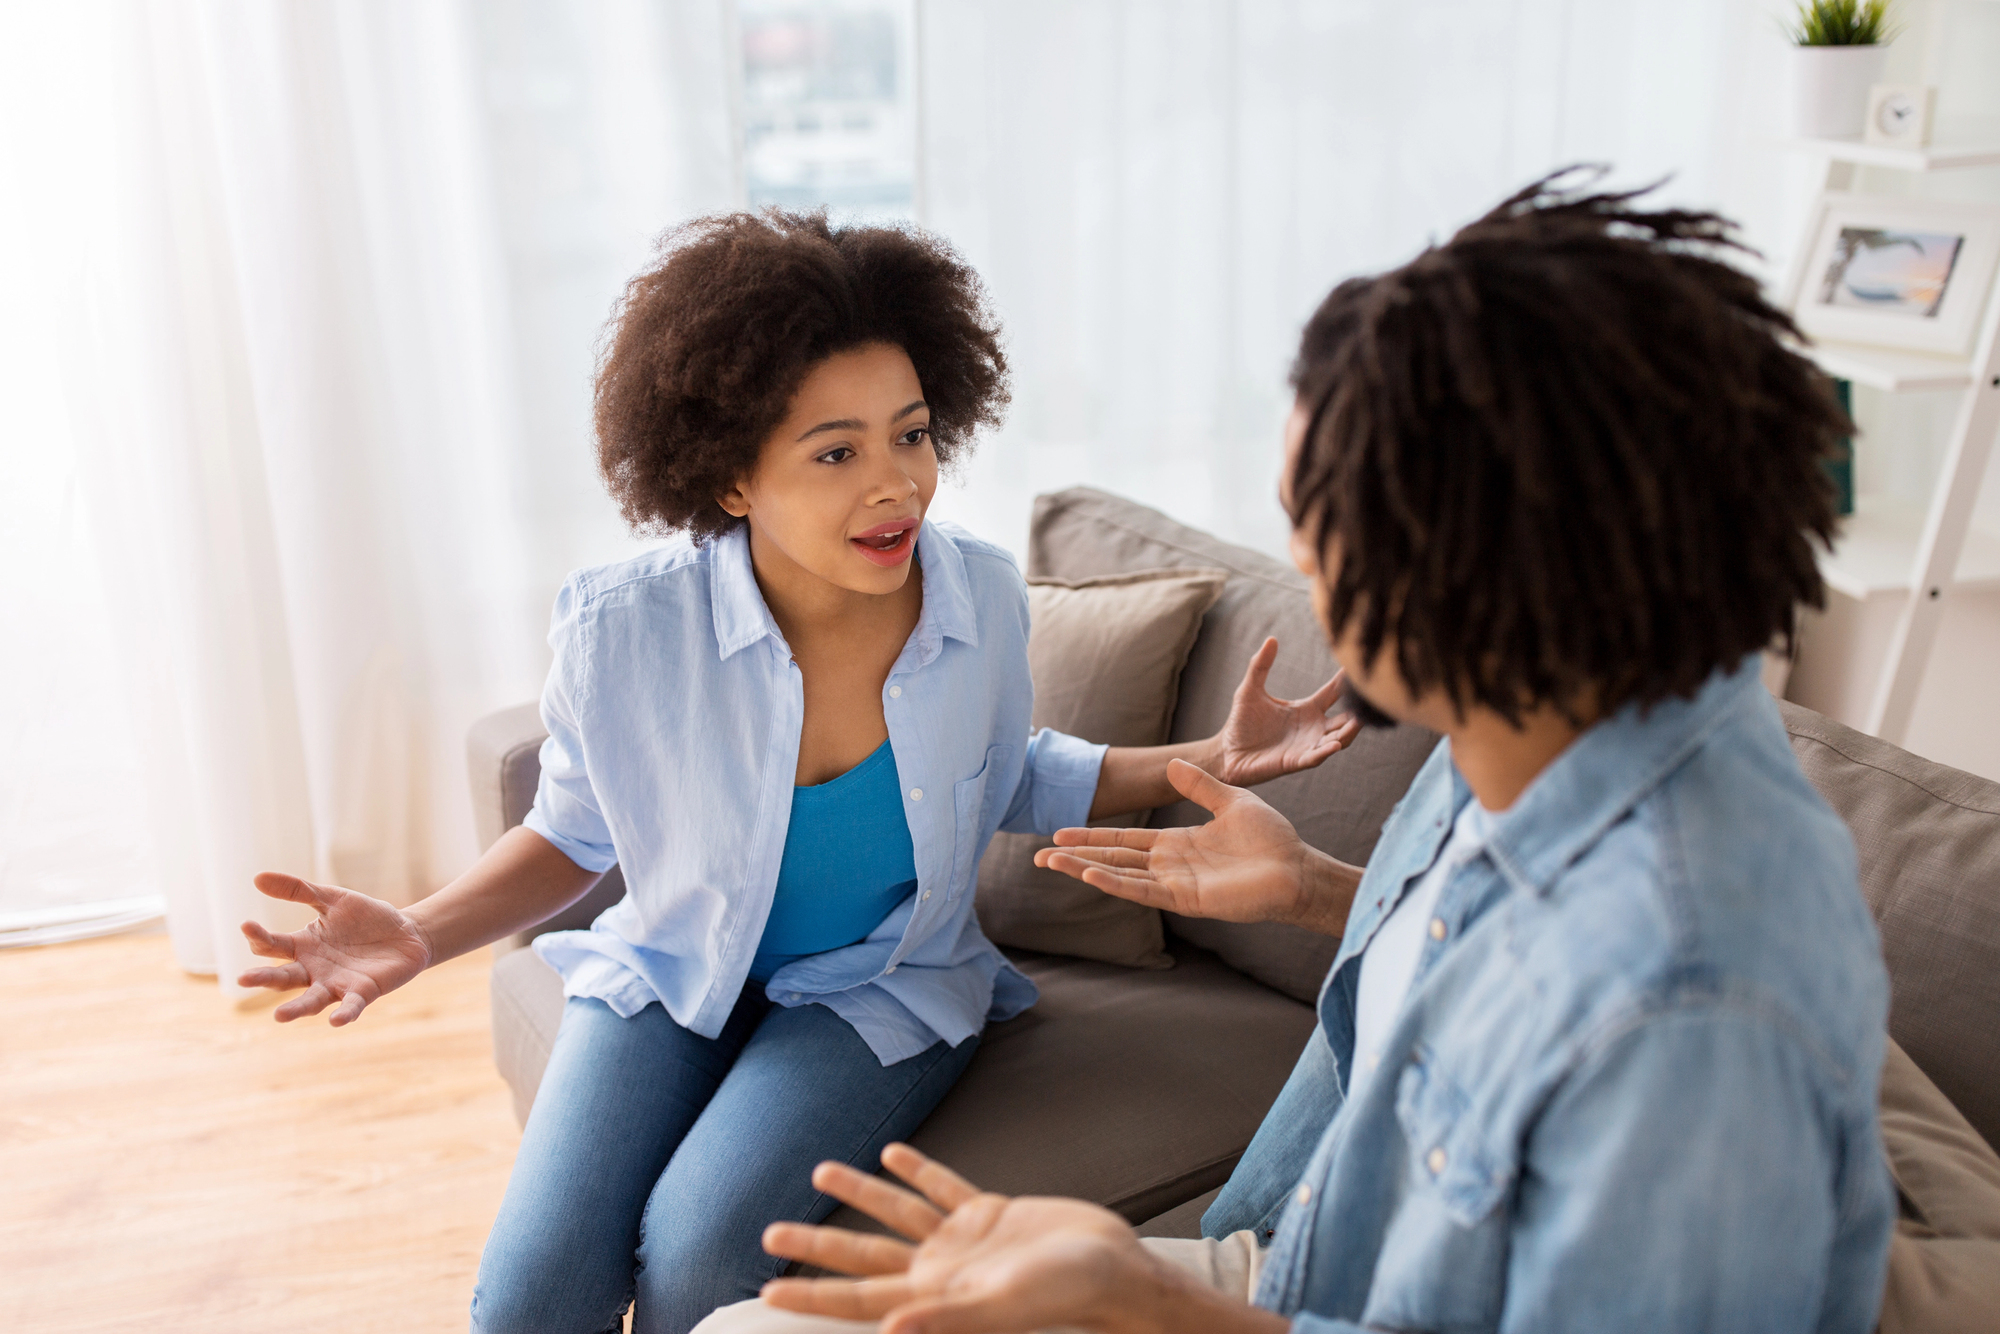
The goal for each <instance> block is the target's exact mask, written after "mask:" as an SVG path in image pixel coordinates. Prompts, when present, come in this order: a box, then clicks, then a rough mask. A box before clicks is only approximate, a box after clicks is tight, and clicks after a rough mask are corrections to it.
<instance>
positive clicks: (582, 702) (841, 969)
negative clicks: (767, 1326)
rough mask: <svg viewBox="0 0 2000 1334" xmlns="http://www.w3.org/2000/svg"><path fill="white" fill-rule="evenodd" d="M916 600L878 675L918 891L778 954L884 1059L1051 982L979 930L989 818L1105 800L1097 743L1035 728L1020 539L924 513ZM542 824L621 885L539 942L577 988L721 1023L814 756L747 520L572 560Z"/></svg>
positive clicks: (792, 980) (1080, 811) (1045, 829)
mask: <svg viewBox="0 0 2000 1334" xmlns="http://www.w3.org/2000/svg"><path fill="white" fill-rule="evenodd" d="M916 559H917V560H918V561H919V562H920V568H921V570H922V574H923V610H922V612H921V613H920V615H919V617H918V620H917V626H916V629H915V630H914V631H913V632H912V633H911V635H910V638H909V641H908V642H907V643H906V644H905V645H904V646H903V651H902V655H901V656H900V657H898V658H897V659H896V662H895V665H894V666H893V667H891V668H890V670H889V678H888V680H887V681H885V682H884V683H883V687H882V711H883V715H884V717H885V718H886V719H887V720H888V725H889V740H890V744H891V748H892V749H893V750H894V752H895V758H896V776H897V783H898V786H899V787H900V789H901V791H902V805H903V813H904V815H905V816H906V817H907V818H908V820H909V825H910V840H911V843H912V844H913V845H914V849H915V853H916V866H917V888H916V889H915V891H913V892H912V893H911V894H910V896H909V897H908V898H906V899H904V900H903V902H902V903H901V904H900V905H898V906H897V907H896V908H895V910H894V911H892V912H891V913H890V914H889V915H888V917H886V918H885V919H884V920H883V921H882V923H881V925H880V926H878V927H876V928H875V930H874V931H872V932H871V933H869V935H868V937H867V939H865V940H863V941H861V942H860V943H858V944H855V945H850V946H848V947H846V948H844V949H837V950H833V951H831V952H830V953H826V954H818V955H813V956H811V957H809V958H805V959H801V960H798V961H796V962H794V963H790V964H787V965H786V966H785V967H783V968H781V969H779V970H778V971H777V972H776V973H774V974H773V975H772V977H771V979H770V981H769V983H768V984H767V986H766V994H768V995H769V996H770V998H771V999H772V1000H773V1001H775V1002H777V1003H778V1004H780V1005H786V1006H794V1005H810V1004H815V1003H817V1004H821V1005H825V1006H827V1007H828V1008H829V1009H831V1010H833V1011H834V1012H836V1013H837V1014H839V1015H840V1016H841V1017H842V1018H844V1019H846V1020H847V1022H848V1023H850V1024H852V1025H853V1026H854V1030H855V1032H856V1033H858V1034H859V1035H860V1036H861V1037H862V1039H863V1040H864V1041H866V1042H867V1043H868V1046H869V1048H870V1049H871V1050H872V1051H873V1052H874V1053H875V1055H876V1057H877V1058H879V1059H880V1060H881V1062H882V1063H883V1064H884V1065H892V1064H894V1063H895V1062H897V1061H900V1060H903V1059H905V1058H907V1057H910V1056H914V1055H916V1054H917V1053H918V1052H921V1051H923V1050H924V1049H925V1048H927V1047H929V1046H931V1045H932V1044H933V1043H935V1042H937V1041H939V1040H940V1039H942V1040H943V1041H945V1042H947V1043H949V1044H951V1045H952V1046H957V1045H958V1044H959V1043H960V1042H962V1041H964V1040H965V1039H966V1038H967V1037H970V1036H971V1035H972V1034H974V1033H977V1032H979V1031H980V1029H981V1027H982V1026H983V1025H984V1024H985V1023H986V1021H988V1020H989V1019H1004V1018H1008V1017H1011V1016H1012V1015H1015V1014H1018V1013H1020V1012H1021V1011H1022V1010H1025V1009H1026V1008H1027V1007H1028V1006H1030V1005H1032V1004H1033V1003H1034V1001H1035V987H1034V984H1033V983H1031V982H1029V981H1028V979H1027V978H1025V977H1023V976H1022V975H1021V974H1020V973H1019V972H1018V971H1016V970H1015V969H1014V967H1013V966H1012V965H1011V964H1009V963H1008V962H1007V960H1006V958H1005V957H1004V956H1002V955H1001V953H1000V951H999V950H997V949H996V948H994V946H993V945H992V944H991V943H990V942H988V941H987V939H986V937H985V936H983V935H981V934H980V931H979V923H978V921H977V919H976V918H975V917H974V916H973V911H972V899H973V895H972V890H973V878H974V875H975V873H976V871H977V868H978V866H979V856H980V853H981V852H983V851H984V850H985V848H986V844H987V842H988V841H989V840H990V839H991V838H992V837H993V834H994V831H995V830H996V829H1003V828H1004V829H1007V830H1009V831H1018V832H1033V833H1051V832H1053V831H1055V830H1057V829H1060V828H1062V827H1064V826H1066V825H1080V824H1082V823H1084V821H1085V819H1086V818H1087V817H1088V815H1089V813H1090V804H1091V801H1092V800H1093V798H1094V796H1095V794H1096V790H1097V775H1098V769H1099V766H1100V765H1101V763H1102V761H1103V758H1104V747H1103V746H1098V745H1092V744H1090V743H1088V742H1084V741H1079V740H1077V739H1076V738H1074V737H1070V736H1065V735H1063V734H1062V733H1059V732H1053V731H1048V730H1043V731H1040V732H1036V733H1034V734H1033V735H1030V732H1029V721H1028V718H1029V710H1030V707H1031V705H1032V704H1033V699H1034V687H1033V685H1032V684H1031V682H1030V679H1029V675H1028V598H1027V588H1026V586H1025V585H1024V584H1023V583H1022V581H1021V575H1020V572H1019V571H1018V570H1017V569H1016V568H1015V565H1014V561H1013V558H1012V557H1011V556H1009V555H1008V554H1007V553H1006V552H1005V551H1004V550H1002V549H1001V548H999V547H996V546H992V545H990V544H988V543H986V542H982V541H980V540H979V539H977V538H975V537H973V536H971V535H970V534H969V533H966V532H964V531H963V530H960V529H957V528H953V527H950V526H944V525H938V524H931V523H926V524H925V525H924V526H923V528H922V530H921V532H920V533H919V535H918V540H917V555H916ZM549 643H550V645H551V647H553V648H554V649H555V662H554V665H553V666H552V667H551V668H550V670H549V679H548V685H547V687H546V689H545V690H544V691H543V695H542V721H543V723H544V724H545V725H546V726H547V727H548V730H549V737H548V740H547V741H545V742H544V743H543V744H542V776H541V786H540V788H539V789H538V790H537V792H536V794H535V806H534V809H533V810H532V811H531V812H529V814H528V817H527V820H526V824H527V826H528V828H530V829H532V830H534V831H535V832H536V833H538V834H540V835H541V836H542V837H543V838H546V839H547V840H548V841H549V842H550V843H552V844H554V845H555V846H556V847H557V848H559V849H560V850H561V851H562V852H563V854H564V855H566V856H567V857H568V858H569V859H570V860H571V861H573V862H575V863H576V864H577V865H578V866H581V867H583V868H585V869H586V870H591V871H603V870H608V869H609V868H610V867H611V866H612V865H614V864H616V865H618V866H620V867H621V868H623V870H624V874H625V885H626V895H625V898H624V899H623V900H622V901H620V902H619V903H618V904H616V905H615V906H613V907H611V908H609V909H607V910H606V911H605V912H604V913H603V914H602V915H601V916H600V917H598V919H597V921H596V922H595V923H594V924H593V925H592V927H591V929H590V930H588V931H562V932H552V933H550V934H548V935H544V936H542V937H540V938H539V939H537V940H536V942H535V951H536V953H537V954H539V955H540V956H541V957H542V958H543V959H544V960H546V961H547V962H548V963H549V964H550V965H551V966H552V967H554V968H555V969H556V971H557V972H559V973H561V974H562V976H563V990H564V994H566V995H570V996H594V997H598V998H600V999H602V1000H604V1001H605V1002H606V1003H607V1004H609V1005H610V1006H611V1007H612V1009H614V1010H616V1011H617V1012H618V1013H619V1014H621V1015H626V1016H628V1017H629V1016H631V1015H633V1014H636V1013H638V1012H639V1011H640V1010H641V1009H643V1008H644V1007H645V1006H646V1005H648V1004H651V1003H652V1002H654V1001H658V1002H660V1003H661V1004H662V1005H663V1006H664V1007H665V1008H666V1011H667V1013H668V1014H669V1015H671V1016H673V1018H674V1020H675V1021H676V1022H678V1023H680V1024H681V1025H683V1026H684V1027H686V1028H688V1029H689V1030H691V1031H692V1032H694V1033H697V1034H700V1035H701V1036H703V1037H714V1036H716V1035H717V1034H718V1033H720V1032H721V1031H722V1025H723V1021H724V1020H725V1019H726V1018H728V1016H729V1012H730V1010H731V1008H732V1007H733V1006H734V1005H735V1003H736V999H737V997H738V995H739V994H740V993H741V991H742V989H743V985H744V981H745V979H746V978H747V977H748V975H749V970H750V961H751V959H752V957H753V956H754V955H755V954H756V952H757V944H758V941H759V939H760V938H761V937H762V935H763V931H764V921H765V918H766V917H767V916H768V915H769V913H770V910H771V900H772V893H773V891H774V889H775V888H776V885H777V879H778V866H779V862H780V859H781V858H782V855H783V853H784V848H785V833H786V826H787V824H788V822H789V820H790V815H791V802H792V787H793V781H794V778H795V776H796V773H797V769H798V757H799V731H800V727H801V725H802V723H803V721H804V718H805V692H804V683H803V678H802V677H801V676H800V674H799V669H798V665H797V664H796V663H795V662H793V661H792V656H791V650H790V649H789V648H788V647H787V646H786V644H785V640H784V636H783V635H781V634H780V633H779V631H778V625H777V622H776V621H774V620H773V619H772V618H771V612H770V609H769V608H768V607H767V606H766V605H765V603H764V597H763V594H762V592H761V591H760V590H759V589H758V587H757V580H756V577H755V575H754V573H753V572H752V570H751V565H750V543H749V538H748V535H747V533H746V532H745V530H743V529H742V528H737V529H735V530H734V531H732V532H730V533H728V534H727V535H725V536H723V537H721V538H719V539H717V540H715V541H713V542H711V543H708V544H707V545H705V546H695V545H694V544H692V543H690V542H687V541H684V540H683V541H679V542H674V543H670V544H668V545H666V546H664V547H661V548H659V549H657V550H655V551H651V552H648V553H646V554H645V555H642V556H638V557H636V558H634V559H631V560H627V561H623V562H620V563H618V564H615V565H606V566H601V567H598V568H596V569H589V570H583V571H580V572H579V573H577V574H574V575H572V576H571V577H570V579H569V581H568V582H567V583H566V584H565V585H564V586H563V589H562V591H561V593H560V594H558V595H557V598H556V606H555V614H554V617H553V623H552V625H551V628H550V631H549Z"/></svg>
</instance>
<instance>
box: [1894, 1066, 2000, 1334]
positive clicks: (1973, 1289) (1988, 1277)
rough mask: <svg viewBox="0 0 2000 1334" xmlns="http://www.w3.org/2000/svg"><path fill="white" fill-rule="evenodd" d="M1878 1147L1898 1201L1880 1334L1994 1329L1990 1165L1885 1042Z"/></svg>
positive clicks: (1997, 1270)
mask: <svg viewBox="0 0 2000 1334" xmlns="http://www.w3.org/2000/svg"><path fill="white" fill-rule="evenodd" d="M1882 1143H1883V1145H1884V1147H1885V1148H1886V1149H1887V1151H1888V1157H1889V1168H1890V1171H1891V1172H1893V1173H1894V1174H1895V1177H1896V1189H1897V1193H1898V1194H1899V1195H1900V1196H1901V1198H1902V1217H1901V1218H1900V1219H1899V1220H1898V1221H1897V1224H1896V1235H1895V1239H1894V1240H1893V1241H1891V1243H1890V1245H1889V1283H1888V1288H1887V1291H1886V1292H1885V1293H1884V1296H1883V1302H1882V1324H1881V1329H1882V1334H1946V1331H1957V1330H1973V1329H2000V1156H1996V1155H1995V1154H1994V1152H1993V1149H1992V1148H1991V1146H1989V1145H1988V1144H1987V1143H1986V1141H1985V1140H1983V1139H1981V1138H1980V1136H1979V1133H1978V1132H1977V1131H1975V1130H1974V1129H1973V1128H1972V1126H1971V1125H1970V1124H1968V1123H1967V1121H1966V1119H1965V1118H1964V1117H1963V1116H1960V1115H1959V1114H1958V1112H1957V1111H1956V1109H1954V1108H1953V1107H1952V1105H1951V1103H1950V1102H1949V1101H1947V1100H1946V1098H1945V1096H1944V1094H1942V1093H1940V1092H1939V1091H1938V1088H1937V1085H1935V1084H1933V1083H1932V1082H1931V1081H1930V1080H1928V1079H1926V1078H1925V1077H1924V1073H1923V1071H1921V1070H1919V1069H1917V1065H1916V1062H1914V1061H1912V1060H1911V1059H1910V1057H1909V1055H1908V1054H1907V1053H1905V1052H1904V1051H1903V1049H1902V1048H1901V1047H1899V1046H1897V1045H1896V1043H1895V1042H1894V1041H1893V1040H1892V1041H1891V1042H1890V1043H1889V1051H1888V1056H1887V1058H1886V1059H1885V1060H1884V1061H1883V1064H1882Z"/></svg>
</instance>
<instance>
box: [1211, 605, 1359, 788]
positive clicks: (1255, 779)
mask: <svg viewBox="0 0 2000 1334" xmlns="http://www.w3.org/2000/svg"><path fill="white" fill-rule="evenodd" d="M1277 660H1278V641H1277V640H1275V639H1266V640H1265V641H1264V643H1263V645H1262V646H1261V647H1259V648H1258V650H1257V652H1256V653H1255V654H1253V655H1252V656H1251V658H1250V666H1249V669H1248V670H1246V671H1245V672H1244V673H1243V683H1242V684H1241V685H1239V686H1237V687H1236V700H1235V702H1234V703H1233V704H1231V705H1230V708H1229V720H1228V721H1227V722H1225V723H1224V724H1223V725H1222V730H1221V731H1220V732H1217V733H1216V734H1215V737H1214V738H1213V742H1212V744H1213V745H1214V747H1215V752H1214V753H1215V758H1214V762H1213V763H1214V767H1212V768H1209V772H1210V773H1212V774H1214V775H1215V776H1216V777H1217V778H1220V779H1221V780H1222V781H1223V782H1225V783H1228V784H1229V785H1230V786H1232V787H1253V786H1255V785H1256V784H1258V783H1264V782H1269V781H1270V780H1271V779H1273V778H1282V777H1283V776H1284V775H1286V774H1289V773H1297V772H1298V771H1299V770H1301V769H1310V768H1313V767H1314V766H1315V765H1318V764H1321V763H1323V762H1324V761H1325V760H1326V759H1327V758H1328V757H1329V756H1331V755H1332V754H1333V753H1334V752H1335V751H1337V750H1339V749H1340V748H1341V747H1343V746H1345V745H1347V744H1348V743H1349V742H1350V741H1352V740H1353V739H1354V734H1355V733H1356V732H1358V731H1360V730H1361V723H1360V721H1359V720H1358V719H1356V718H1355V717H1354V716H1353V715H1352V714H1348V713H1338V714H1334V715H1333V716H1331V717H1329V716H1328V715H1327V710H1328V709H1331V708H1332V707H1333V706H1334V705H1335V704H1337V703H1338V702H1339V701H1340V692H1341V687H1342V686H1344V685H1345V684H1346V681H1347V674H1346V673H1345V672H1335V673H1334V674H1333V679H1332V680H1331V681H1328V682H1327V683H1326V684H1325V685H1323V686H1321V687H1320V688H1319V689H1318V690H1315V691H1313V693H1312V694H1310V695H1308V696H1306V697H1305V698H1304V699H1278V698H1277V697H1276V696H1274V695H1272V694H1271V692H1270V691H1268V690H1266V689H1265V688H1264V682H1265V681H1266V680H1267V679H1268V678H1269V677H1270V675H1271V664H1272V663H1274V662H1276V661H1277ZM1203 767H1204V768H1208V766H1206V765H1205V766H1203Z"/></svg>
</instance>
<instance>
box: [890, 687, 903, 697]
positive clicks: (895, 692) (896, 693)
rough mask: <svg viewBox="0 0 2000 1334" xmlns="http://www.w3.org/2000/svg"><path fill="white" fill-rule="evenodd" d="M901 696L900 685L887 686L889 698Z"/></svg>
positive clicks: (901, 689)
mask: <svg viewBox="0 0 2000 1334" xmlns="http://www.w3.org/2000/svg"><path fill="white" fill-rule="evenodd" d="M902 697H903V688H902V687H901V686H890V687H889V698H890V699H901V698H902Z"/></svg>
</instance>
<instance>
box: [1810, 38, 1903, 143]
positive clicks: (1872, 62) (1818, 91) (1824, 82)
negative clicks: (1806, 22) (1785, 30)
mask: <svg viewBox="0 0 2000 1334" xmlns="http://www.w3.org/2000/svg"><path fill="white" fill-rule="evenodd" d="M1888 57H1889V48H1888V47H1887V46H1881V45H1878V46H1795V47H1793V48H1792V133H1793V134H1795V135H1797V136H1799V137H1800V138H1802V139H1859V138H1860V137H1861V131H1862V129H1863V128H1864V127H1865V125H1866V124H1867V121H1868V86H1869V85H1870V84H1873V83H1879V82H1880V81H1881V79H1882V65H1883V62H1884V61H1886V60H1887V59H1888Z"/></svg>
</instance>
